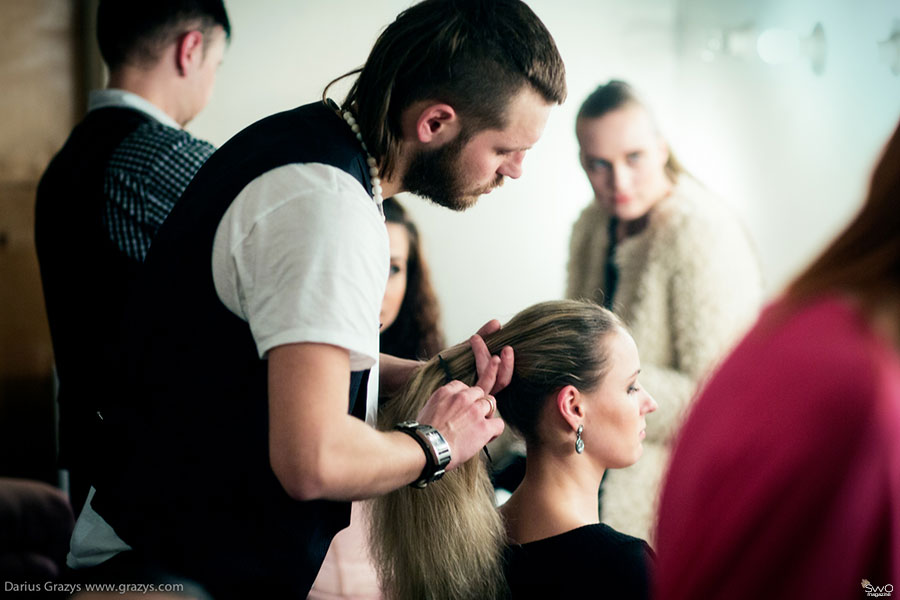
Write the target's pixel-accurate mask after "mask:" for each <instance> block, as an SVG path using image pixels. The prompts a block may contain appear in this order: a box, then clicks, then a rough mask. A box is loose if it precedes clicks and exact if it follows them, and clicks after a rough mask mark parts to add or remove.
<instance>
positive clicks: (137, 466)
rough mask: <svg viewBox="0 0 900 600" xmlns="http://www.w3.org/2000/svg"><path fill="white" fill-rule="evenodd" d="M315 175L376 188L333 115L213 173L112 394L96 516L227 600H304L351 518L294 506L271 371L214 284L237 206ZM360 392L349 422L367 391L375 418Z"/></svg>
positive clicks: (138, 313) (155, 259) (344, 511)
mask: <svg viewBox="0 0 900 600" xmlns="http://www.w3.org/2000/svg"><path fill="white" fill-rule="evenodd" d="M308 162H318V163H324V164H328V165H331V166H334V167H337V168H339V169H342V170H343V171H345V172H347V173H349V174H350V175H352V176H353V177H354V178H356V179H357V180H358V181H359V182H360V185H362V186H363V187H364V189H366V190H369V189H370V187H371V186H370V180H369V174H368V166H367V165H366V162H365V155H364V154H363V153H362V149H361V147H360V144H359V142H358V141H357V140H356V138H355V137H354V135H353V134H352V132H351V131H350V128H349V127H348V126H347V125H346V123H344V122H343V121H342V119H341V118H340V117H338V116H337V115H336V114H335V113H334V112H332V111H331V110H329V109H328V108H327V107H326V106H325V105H324V104H322V103H317V104H311V105H307V106H303V107H300V108H297V109H294V110H292V111H288V112H284V113H280V114H277V115H274V116H271V117H268V118H266V119H263V120H262V121H259V122H257V123H255V124H253V125H251V126H250V127H248V128H247V129H245V130H244V131H242V132H240V133H239V134H237V135H236V136H235V137H234V138H232V139H231V140H230V141H229V142H228V143H226V144H225V145H224V146H222V148H220V149H219V150H218V151H217V152H216V153H215V154H213V156H212V157H211V158H210V159H209V160H208V161H207V162H206V164H204V166H203V167H202V168H201V169H200V171H199V172H198V173H197V175H196V177H195V178H194V180H193V181H192V182H191V184H190V185H189V186H188V189H187V190H186V191H185V194H184V196H183V197H182V199H181V200H180V201H179V202H178V204H177V205H176V206H175V209H174V210H173V211H172V213H171V214H170V215H169V218H168V219H167V220H166V222H165V223H164V224H163V226H162V227H161V228H160V231H159V233H158V234H157V237H156V239H155V240H154V242H153V245H152V246H151V248H150V251H149V253H148V255H147V259H146V261H145V263H144V268H143V271H142V272H141V275H140V278H139V280H138V285H137V288H136V290H135V291H136V293H135V295H134V297H133V298H132V299H131V301H130V303H129V306H128V309H127V313H126V316H125V327H124V333H123V341H122V345H121V347H122V352H121V354H120V355H119V356H118V357H114V359H115V361H116V364H117V365H118V370H117V373H116V377H115V379H114V382H113V385H112V386H110V387H108V388H107V393H106V394H105V401H106V404H107V406H106V407H105V408H104V410H103V416H104V425H105V429H107V430H108V435H109V436H110V437H111V439H113V440H115V441H114V442H113V443H114V444H115V445H116V447H118V448H120V449H121V451H120V452H118V454H117V456H116V457H113V460H111V461H110V463H109V464H110V469H109V470H108V473H107V474H106V475H105V476H104V477H103V478H102V479H101V480H100V481H99V482H98V485H97V489H98V491H97V494H96V496H95V499H94V502H93V506H94V508H95V509H96V510H97V512H98V513H100V514H101V515H102V516H103V517H104V518H105V519H106V520H107V521H108V522H109V523H110V524H111V525H112V526H113V528H114V529H115V530H116V533H118V535H119V536H120V537H121V538H122V539H123V540H124V541H125V542H127V543H128V544H129V545H131V546H132V547H133V548H134V550H135V552H136V553H138V555H140V554H143V555H145V556H146V559H147V560H148V561H150V562H155V563H157V564H162V565H163V566H164V567H165V568H166V569H168V570H171V571H173V572H175V573H177V574H181V575H183V576H186V577H188V578H190V579H193V580H196V581H198V582H200V583H201V584H203V585H205V586H207V587H208V588H209V589H210V591H211V592H212V594H213V596H214V597H215V598H217V599H220V598H227V597H262V595H260V590H263V589H267V590H270V591H271V593H273V594H277V595H278V597H296V598H303V597H305V595H306V593H307V591H308V590H309V588H310V586H311V585H312V582H313V581H314V579H315V576H316V574H317V572H318V570H319V566H320V565H321V562H322V559H323V558H324V556H325V552H326V551H327V549H328V545H329V543H330V542H331V538H332V537H333V536H334V534H335V533H337V531H339V530H340V529H342V528H343V527H346V525H347V524H348V522H349V503H345V502H330V501H311V502H298V501H295V500H293V499H291V498H290V497H289V496H288V495H287V493H286V492H285V491H284V489H283V488H282V486H281V485H280V483H279V482H278V480H277V479H276V477H275V475H274V473H273V472H272V469H271V467H270V463H269V444H268V418H269V415H268V400H267V361H265V360H260V358H259V357H258V355H257V350H256V344H255V343H254V341H253V337H252V336H251V332H250V328H249V326H248V324H247V323H246V322H245V321H243V320H241V319H239V318H238V317H236V316H235V315H234V314H232V313H231V312H230V311H229V310H228V309H227V308H226V307H225V306H224V305H223V304H222V302H221V301H220V300H219V298H218V296H217V294H216V291H215V287H214V284H213V276H212V268H211V263H212V260H211V257H212V247H213V240H214V237H215V233H216V229H217V227H218V225H219V222H220V221H221V219H222V216H223V215H224V213H225V211H226V210H227V209H228V207H229V206H230V205H231V203H232V202H233V200H234V198H235V197H236V196H237V195H238V193H239V192H240V191H241V190H242V189H243V188H244V187H245V186H246V185H247V184H248V183H250V182H251V181H252V180H253V179H255V178H256V177H257V176H259V175H261V174H263V173H266V172H267V171H270V170H272V169H275V168H277V167H279V166H283V165H287V164H291V163H308ZM373 327H375V328H377V324H373ZM365 374H366V375H367V373H365ZM351 382H352V383H351V390H350V403H349V410H351V411H353V404H354V398H357V391H358V392H359V394H358V398H357V402H358V403H361V404H360V407H361V408H364V405H365V380H364V374H363V373H354V374H352V377H351ZM353 412H354V414H356V413H355V411H353ZM263 595H265V594H263ZM271 597H275V596H271Z"/></svg>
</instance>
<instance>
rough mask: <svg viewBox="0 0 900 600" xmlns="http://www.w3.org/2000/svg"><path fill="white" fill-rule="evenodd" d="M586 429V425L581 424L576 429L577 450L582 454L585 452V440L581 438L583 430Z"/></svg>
mask: <svg viewBox="0 0 900 600" xmlns="http://www.w3.org/2000/svg"><path fill="white" fill-rule="evenodd" d="M582 431H584V425H579V426H578V429H576V430H575V452H577V453H578V454H581V453H582V452H584V440H582V439H581V432H582Z"/></svg>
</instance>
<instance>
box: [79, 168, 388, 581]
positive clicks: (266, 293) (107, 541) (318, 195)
mask: <svg viewBox="0 0 900 600" xmlns="http://www.w3.org/2000/svg"><path fill="white" fill-rule="evenodd" d="M389 268H390V251H389V246H388V237H387V229H386V228H385V225H384V214H383V212H382V209H381V206H380V205H377V204H376V203H375V202H374V201H373V200H372V198H371V197H369V195H368V194H367V193H366V191H365V190H364V189H363V188H362V186H361V185H360V184H359V182H358V181H357V180H356V179H355V178H354V177H353V176H352V175H350V174H348V173H346V172H345V171H342V170H340V169H338V168H335V167H331V166H328V165H324V164H319V163H308V164H290V165H285V166H282V167H278V168H277V169H273V170H271V171H268V172H266V173H265V174H264V175H261V176H260V177H257V178H256V179H254V180H253V181H251V182H250V183H249V184H247V186H246V187H244V189H243V190H242V191H241V193H240V194H238V195H237V197H236V198H235V200H234V202H232V204H231V206H230V207H229V208H228V210H227V211H226V212H225V215H224V216H223V217H222V220H221V221H220V222H219V226H218V229H217V230H216V236H215V240H214V243H213V253H212V269H213V282H214V283H215V287H216V292H217V294H218V296H219V299H220V300H222V302H223V304H225V306H226V307H228V309H229V310H230V311H231V312H233V313H234V314H235V315H237V316H238V317H240V318H241V319H244V320H245V321H247V322H248V324H249V325H250V331H251V333H252V335H253V339H254V341H255V342H256V348H257V351H258V353H259V356H260V357H261V358H262V357H265V356H266V353H267V352H268V351H269V350H271V349H272V348H274V347H276V346H279V345H282V344H290V343H300V342H315V343H324V344H332V345H335V346H339V347H341V348H345V349H347V350H348V351H349V353H350V368H351V370H354V371H357V370H363V369H372V371H371V374H370V377H369V387H368V392H369V393H368V398H370V399H371V401H370V402H368V404H367V407H366V421H367V422H369V423H374V420H375V411H376V407H377V401H376V399H377V397H378V392H377V390H378V368H377V367H378V343H379V342H378V330H379V325H380V324H379V313H380V310H381V301H382V299H383V298H384V289H385V285H386V284H387V277H388V270H389ZM92 498H93V488H92V489H91V494H90V496H89V498H88V502H87V503H86V504H85V507H84V509H83V510H82V512H81V514H80V515H79V517H78V521H77V522H76V524H75V531H74V533H73V536H72V544H71V551H70V552H69V555H68V557H67V559H66V562H67V563H68V565H69V566H70V567H72V568H83V567H90V566H95V565H97V564H100V563H101V562H103V561H104V560H106V559H108V558H110V557H111V556H114V555H115V554H116V553H118V552H121V551H123V550H127V549H129V547H128V545H127V544H125V542H124V541H122V540H121V538H119V537H118V536H117V535H116V533H115V531H114V530H113V529H112V527H111V526H110V525H109V524H108V523H107V522H106V521H105V520H104V519H103V517H102V516H101V515H99V514H98V513H97V512H96V511H94V509H93V507H92V506H91V499H92Z"/></svg>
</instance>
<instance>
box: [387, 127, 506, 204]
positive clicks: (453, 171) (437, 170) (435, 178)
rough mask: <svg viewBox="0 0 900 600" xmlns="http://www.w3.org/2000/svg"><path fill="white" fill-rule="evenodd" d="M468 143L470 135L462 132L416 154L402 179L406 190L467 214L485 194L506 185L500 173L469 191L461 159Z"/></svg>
mask: <svg viewBox="0 0 900 600" xmlns="http://www.w3.org/2000/svg"><path fill="white" fill-rule="evenodd" d="M468 141H469V136H467V135H463V134H462V133H460V134H459V135H457V136H456V138H455V139H453V140H451V141H450V142H448V143H446V144H444V145H443V146H441V147H439V148H436V149H434V150H427V151H426V150H422V151H419V152H417V153H416V155H415V156H413V158H412V160H411V161H410V163H409V167H408V168H407V170H406V173H405V174H404V176H403V188H404V189H405V190H406V191H408V192H412V193H413V194H416V195H417V196H422V197H423V198H428V199H429V200H431V201H432V202H434V203H435V204H438V205H440V206H444V207H446V208H449V209H451V210H455V211H464V210H466V209H467V208H469V207H471V206H474V205H475V203H476V202H477V201H478V198H479V197H480V196H481V195H482V194H486V193H488V192H489V191H491V190H492V189H494V188H495V187H499V186H501V185H503V176H502V175H499V174H498V175H497V178H496V179H495V180H494V181H493V182H492V183H490V184H488V185H484V186H481V187H479V188H474V189H466V187H467V185H468V184H467V182H466V180H465V177H464V175H463V173H462V169H461V168H460V165H459V157H460V155H461V154H462V149H463V147H465V145H466V142H468Z"/></svg>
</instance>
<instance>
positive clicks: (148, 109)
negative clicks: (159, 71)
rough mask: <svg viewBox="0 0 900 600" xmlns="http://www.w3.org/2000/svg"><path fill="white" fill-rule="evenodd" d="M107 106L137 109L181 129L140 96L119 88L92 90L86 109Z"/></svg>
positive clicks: (165, 123) (170, 118)
mask: <svg viewBox="0 0 900 600" xmlns="http://www.w3.org/2000/svg"><path fill="white" fill-rule="evenodd" d="M108 107H118V108H131V109H134V110H139V111H141V112H142V113H145V114H147V115H148V116H150V117H153V118H154V119H156V120H157V121H159V122H160V123H162V124H163V125H168V126H169V127H174V128H175V129H181V125H179V124H178V123H177V122H176V121H175V119H173V118H172V117H170V116H169V115H168V114H166V113H165V111H163V110H162V109H161V108H159V107H158V106H156V105H155V104H153V103H152V102H150V101H149V100H147V99H146V98H143V97H142V96H138V95H137V94H134V93H132V92H127V91H125V90H119V89H106V90H93V91H92V92H91V94H90V96H89V98H88V110H89V111H91V110H97V109H98V108H108Z"/></svg>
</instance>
